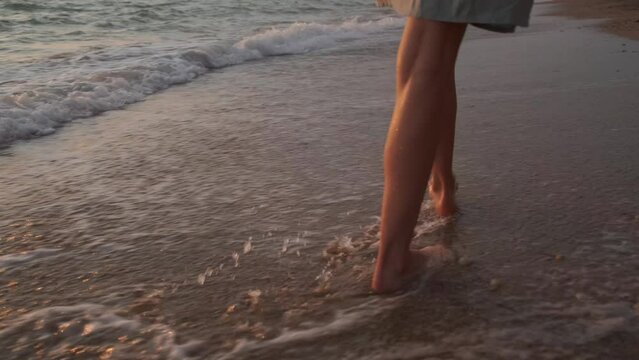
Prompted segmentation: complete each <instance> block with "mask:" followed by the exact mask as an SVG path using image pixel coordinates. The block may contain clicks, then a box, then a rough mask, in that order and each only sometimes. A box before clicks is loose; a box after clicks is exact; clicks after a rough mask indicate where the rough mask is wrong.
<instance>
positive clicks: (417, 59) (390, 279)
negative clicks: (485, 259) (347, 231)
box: [372, 17, 466, 292]
mask: <svg viewBox="0 0 639 360" xmlns="http://www.w3.org/2000/svg"><path fill="white" fill-rule="evenodd" d="M465 29H466V25H465V24H453V23H443V22H437V21H431V20H425V19H417V18H413V17H411V18H409V19H408V22H407V23H406V28H405V29H404V35H403V37H402V42H401V45H400V48H399V54H398V62H397V101H396V104H395V111H394V113H393V119H392V121H391V125H390V128H389V131H388V137H387V139H386V149H385V152H384V177H385V188H384V199H383V204H382V224H381V242H380V248H379V254H378V257H377V265H376V269H375V274H374V275H373V283H372V287H373V289H375V290H376V291H378V292H390V291H395V290H399V289H401V288H402V287H403V286H404V285H405V284H406V282H407V281H410V280H411V279H412V278H413V277H414V276H415V275H416V274H417V273H418V272H419V270H420V269H421V267H422V265H423V264H424V263H425V262H426V260H427V259H426V256H427V254H426V253H425V252H422V251H411V250H410V241H411V239H412V237H413V231H414V228H415V224H416V222H417V216H418V214H419V209H420V206H421V203H422V201H423V199H424V193H425V192H426V186H427V183H426V182H425V181H424V179H428V178H429V177H430V171H431V168H432V166H433V162H434V159H435V153H436V149H437V145H438V141H439V137H440V134H441V131H442V129H443V127H444V122H445V121H449V120H450V117H445V114H446V113H447V109H446V108H445V107H446V106H445V105H446V99H447V98H448V97H449V93H448V92H449V91H450V89H451V88H454V81H455V79H454V69H455V62H456V59H457V53H458V50H459V45H460V43H461V40H462V38H463V36H464V32H465ZM448 111H450V110H448Z"/></svg>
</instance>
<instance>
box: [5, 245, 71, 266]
mask: <svg viewBox="0 0 639 360" xmlns="http://www.w3.org/2000/svg"><path fill="white" fill-rule="evenodd" d="M59 251H60V250H58V249H46V248H42V249H36V250H32V251H25V252H21V253H17V254H7V255H3V256H0V268H11V267H14V266H16V265H20V264H23V263H25V262H30V261H34V260H36V259H41V258H43V257H47V256H51V255H53V254H55V253H57V252H59Z"/></svg>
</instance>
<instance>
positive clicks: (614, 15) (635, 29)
mask: <svg viewBox="0 0 639 360" xmlns="http://www.w3.org/2000/svg"><path fill="white" fill-rule="evenodd" d="M556 2H557V4H559V5H560V7H559V9H558V10H557V11H555V12H554V14H556V15H563V16H570V17H575V18H578V19H603V22H602V23H601V24H599V25H598V26H599V27H600V28H601V29H603V30H604V31H607V32H610V33H612V34H617V35H620V36H623V37H626V38H629V39H633V40H639V1H637V0H556Z"/></svg>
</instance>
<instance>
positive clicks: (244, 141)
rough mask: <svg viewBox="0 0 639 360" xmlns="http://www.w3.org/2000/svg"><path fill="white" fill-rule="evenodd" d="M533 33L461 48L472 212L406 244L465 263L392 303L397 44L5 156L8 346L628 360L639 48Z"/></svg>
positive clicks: (239, 354)
mask: <svg viewBox="0 0 639 360" xmlns="http://www.w3.org/2000/svg"><path fill="white" fill-rule="evenodd" d="M538 19H539V20H538V22H537V24H538V25H537V26H535V27H533V28H532V29H530V30H528V31H524V32H521V33H520V34H518V35H516V36H508V37H501V36H500V37H494V36H488V37H487V36H485V34H484V33H480V32H476V31H475V30H472V31H473V32H471V33H470V34H469V37H468V41H467V42H466V43H465V44H464V48H463V50H462V54H461V59H460V61H461V63H460V66H459V82H460V88H459V92H460V121H459V126H458V128H459V129H458V131H459V137H458V144H457V152H456V157H457V159H456V161H457V162H456V174H457V178H458V181H459V182H460V188H459V196H458V197H459V201H460V206H461V209H462V211H463V213H462V215H461V216H459V217H458V218H456V219H452V220H448V221H443V220H440V219H437V218H435V217H434V216H433V214H432V209H431V208H430V207H429V205H428V204H425V206H424V209H423V211H422V217H421V219H420V224H419V228H418V229H419V233H420V237H419V238H418V239H417V240H416V242H417V244H419V245H426V244H432V243H436V242H441V241H447V242H452V243H453V246H454V247H455V249H456V250H457V251H458V252H459V254H460V255H461V256H462V257H463V258H464V261H462V262H461V264H457V265H455V266H451V267H450V268H447V269H445V270H444V271H442V272H441V273H438V274H427V276H426V277H425V278H424V279H423V281H421V282H420V283H418V284H416V286H415V287H414V288H413V289H412V290H411V291H409V292H408V293H406V294H404V295H401V296H385V297H378V296H373V295H371V294H370V293H369V290H368V286H369V279H370V273H371V271H372V267H373V264H374V257H375V246H376V241H377V226H378V220H377V218H376V216H377V215H378V209H379V199H380V195H381V190H382V174H381V156H380V154H381V150H382V146H383V140H384V135H385V131H386V126H387V122H388V118H389V116H390V111H391V109H392V102H393V97H392V95H393V88H392V81H393V72H392V68H393V63H394V59H393V54H394V51H395V47H396V45H397V39H398V33H397V32H395V33H388V34H387V36H388V38H387V39H386V40H385V39H384V38H381V39H380V38H376V39H372V40H371V41H370V42H367V41H363V42H362V43H360V44H359V45H358V46H344V47H337V48H330V49H323V50H320V51H316V52H312V53H309V54H302V55H295V56H288V57H273V58H268V59H263V60H261V61H255V62H252V63H250V64H245V65H238V66H235V67H228V68H224V69H220V70H217V71H215V72H213V73H210V74H207V75H205V76H203V77H201V78H199V79H197V80H195V81H193V82H192V83H190V84H188V85H185V86H180V87H174V88H172V89H169V90H167V91H165V92H162V93H160V94H156V95H153V96H150V97H149V98H147V100H146V101H144V102H141V103H138V104H134V105H131V106H128V107H127V108H126V109H125V110H122V111H112V112H107V113H104V114H102V115H100V116H96V117H91V118H87V119H82V120H80V121H76V122H73V123H72V124H71V125H69V126H67V127H65V128H64V130H63V131H60V132H57V133H56V134H53V135H51V136H47V137H43V138H39V139H36V140H31V141H29V142H24V143H16V144H15V145H14V146H12V147H11V148H9V149H6V150H5V151H4V152H3V155H4V156H2V157H0V188H2V189H3V191H2V193H1V194H0V203H1V204H2V207H1V208H0V215H1V216H0V226H1V227H0V284H2V285H1V287H0V349H3V350H6V351H5V354H8V355H7V358H8V359H29V358H34V359H37V358H44V359H61V358H69V357H73V358H86V359H94V358H96V357H100V358H103V359H108V358H111V359H130V358H143V359H153V358H155V359H188V358H194V359H244V358H246V359H248V358H260V359H313V358H317V357H318V356H322V357H323V358H331V359H332V358H335V359H336V358H340V359H360V358H366V359H371V358H372V359H423V358H432V359H565V358H573V359H602V358H609V359H633V358H634V356H635V355H636V354H637V351H638V350H639V349H638V347H637V344H639V315H638V311H639V310H638V308H637V304H638V303H639V283H638V282H637V281H636V275H637V273H638V272H639V255H638V254H639V244H638V243H637V239H638V237H639V207H638V206H639V192H638V189H637V186H636V184H637V183H639V174H638V173H637V171H636V169H634V168H633V166H632V165H633V164H637V163H639V158H638V156H639V155H638V154H639V152H638V151H637V143H636V139H637V132H638V131H639V129H638V128H637V124H636V122H635V121H634V120H635V119H634V115H633V114H636V113H637V111H638V110H639V109H638V108H637V105H638V104H637V103H636V101H635V96H634V94H636V92H637V90H639V89H637V83H638V82H637V81H636V80H637V78H638V77H639V69H637V67H636V57H637V55H636V54H637V53H638V52H639V48H638V45H637V44H636V43H629V42H627V41H626V40H621V39H617V38H614V37H609V36H607V35H602V34H598V33H595V32H591V31H589V30H583V29H578V27H579V26H581V25H580V23H566V22H562V23H561V24H557V23H556V20H555V19H554V18H544V17H539V18H538ZM560 30H563V31H560ZM373 40H374V41H373ZM623 44H625V45H623ZM622 50H626V51H624V52H622ZM491 54H492V55H491ZM503 54H507V55H508V56H502V55H503ZM548 54H554V55H553V56H552V57H551V56H548ZM577 59H579V60H580V61H576V60H577ZM616 70H619V71H618V72H617V71H616ZM497 73H499V74H501V75H500V76H494V74H497ZM491 74H493V76H491ZM344 79H348V81H344Z"/></svg>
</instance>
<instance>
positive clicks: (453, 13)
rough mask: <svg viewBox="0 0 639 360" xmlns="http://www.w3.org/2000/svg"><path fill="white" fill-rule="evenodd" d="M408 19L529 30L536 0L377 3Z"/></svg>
mask: <svg viewBox="0 0 639 360" xmlns="http://www.w3.org/2000/svg"><path fill="white" fill-rule="evenodd" d="M377 4H378V5H380V6H392V7H393V8H394V9H395V10H397V12H399V13H400V14H402V15H406V16H415V17H419V18H423V19H429V20H437V21H444V22H456V23H467V24H473V25H475V26H478V27H481V28H484V29H488V30H492V31H498V32H513V31H515V27H517V26H528V19H529V18H530V10H531V9H532V5H533V0H377Z"/></svg>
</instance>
